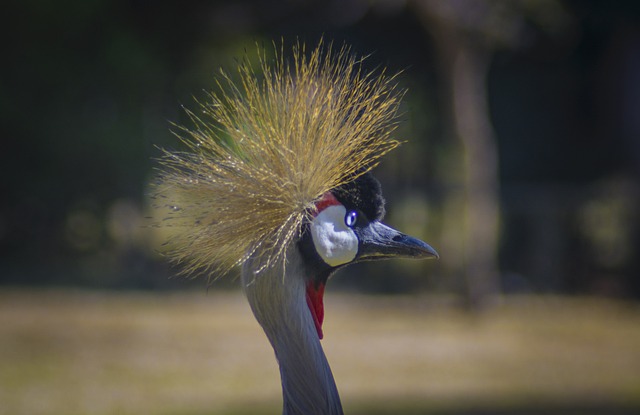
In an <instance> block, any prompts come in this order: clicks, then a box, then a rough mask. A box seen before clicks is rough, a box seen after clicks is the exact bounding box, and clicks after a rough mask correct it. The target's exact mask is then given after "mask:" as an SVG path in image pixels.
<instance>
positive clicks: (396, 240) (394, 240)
mask: <svg viewBox="0 0 640 415" xmlns="http://www.w3.org/2000/svg"><path fill="white" fill-rule="evenodd" d="M403 237H404V235H402V234H400V235H396V236H394V237H393V238H391V239H392V240H393V242H399V241H400V240H402V238H403Z"/></svg>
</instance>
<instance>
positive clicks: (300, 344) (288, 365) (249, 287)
mask: <svg viewBox="0 0 640 415" xmlns="http://www.w3.org/2000/svg"><path fill="white" fill-rule="evenodd" d="M288 259H289V261H288V263H287V265H286V268H285V270H284V272H283V268H282V267H278V266H275V267H271V268H268V269H264V270H262V271H261V272H260V273H258V274H257V275H256V274H254V271H253V270H255V269H258V268H257V267H256V266H255V265H256V264H254V263H252V261H251V260H250V261H248V262H247V263H246V264H245V266H244V267H243V270H242V282H243V287H244V290H245V293H246V296H247V299H248V301H249V304H250V305H251V309H252V310H253V314H254V315H255V317H256V319H257V320H258V322H259V323H260V325H261V326H262V328H263V329H264V331H265V333H266V335H267V337H268V338H269V341H270V342H271V345H272V346H273V349H274V351H275V354H276V358H277V359H278V363H279V365H280V376H281V380H282V394H283V401H284V409H283V413H284V414H287V415H294V414H295V415H297V414H307V415H309V414H323V415H327V414H328V415H334V414H342V413H343V412H342V407H341V404H340V397H339V395H338V390H337V388H336V384H335V381H334V380H333V375H332V373H331V368H330V367H329V363H328V362H327V358H326V356H325V354H324V351H323V350H322V346H321V345H320V339H319V338H318V333H317V331H316V328H315V325H314V322H313V317H312V316H311V312H310V311H309V308H308V306H307V302H306V297H305V288H306V278H305V276H304V275H303V274H304V267H303V265H302V259H301V257H300V254H299V251H298V250H297V248H296V247H295V246H294V247H292V249H291V252H290V255H288ZM283 274H284V275H283Z"/></svg>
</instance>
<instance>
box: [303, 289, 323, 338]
mask: <svg viewBox="0 0 640 415" xmlns="http://www.w3.org/2000/svg"><path fill="white" fill-rule="evenodd" d="M323 297H324V284H316V283H315V282H314V281H309V283H308V284H307V306H308V307H309V311H311V317H313V323H314V324H315V326H316V331H317V332H318V338H319V339H322V337H323V334H322V322H323V321H324V303H323V301H322V300H323Z"/></svg>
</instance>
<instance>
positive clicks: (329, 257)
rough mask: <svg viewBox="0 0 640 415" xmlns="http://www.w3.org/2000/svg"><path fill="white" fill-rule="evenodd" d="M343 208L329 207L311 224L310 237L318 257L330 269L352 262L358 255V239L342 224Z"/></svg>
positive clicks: (345, 211)
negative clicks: (329, 266) (330, 267)
mask: <svg viewBox="0 0 640 415" xmlns="http://www.w3.org/2000/svg"><path fill="white" fill-rule="evenodd" d="M346 213H347V210H346V209H345V208H344V206H340V205H333V206H329V207H327V208H326V209H324V210H323V211H321V212H320V213H318V215H317V216H316V217H315V218H314V220H313V221H312V222H311V237H312V238H313V244H314V245H315V248H316V251H317V252H318V254H319V255H320V257H321V258H322V259H323V260H324V262H326V263H327V264H329V265H331V266H332V267H336V266H338V265H343V264H346V263H347V262H350V261H352V260H353V259H354V258H355V257H356V254H357V253H358V237H357V236H356V234H355V233H354V232H353V230H351V229H350V228H349V227H348V226H347V225H345V223H344V217H345V214H346Z"/></svg>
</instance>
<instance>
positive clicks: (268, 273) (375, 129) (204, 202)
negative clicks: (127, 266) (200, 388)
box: [157, 42, 438, 415]
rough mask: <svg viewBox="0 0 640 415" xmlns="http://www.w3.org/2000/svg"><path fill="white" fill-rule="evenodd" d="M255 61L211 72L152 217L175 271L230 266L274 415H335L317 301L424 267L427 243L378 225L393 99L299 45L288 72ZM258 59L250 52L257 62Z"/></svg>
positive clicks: (360, 73) (354, 65)
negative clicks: (360, 268) (162, 212)
mask: <svg viewBox="0 0 640 415" xmlns="http://www.w3.org/2000/svg"><path fill="white" fill-rule="evenodd" d="M283 49H284V48H281V49H280V50H279V51H278V50H277V48H276V54H275V58H273V59H271V60H270V59H268V58H267V57H266V54H265V53H264V52H263V51H262V52H260V63H259V65H257V68H256V67H255V66H254V65H252V64H251V63H249V62H248V60H247V61H243V62H240V64H239V69H238V74H239V79H240V81H239V82H238V81H233V80H232V78H231V76H228V75H227V74H226V73H225V72H221V78H220V79H221V81H219V87H220V92H219V93H217V94H214V93H212V94H210V95H209V97H208V98H209V99H208V102H206V103H203V104H201V106H200V111H199V112H198V113H194V112H189V115H190V117H191V119H192V120H193V123H194V127H192V128H180V129H179V132H178V136H179V137H180V138H181V140H182V141H183V142H184V143H185V144H186V147H187V150H186V151H183V152H173V151H165V153H164V155H163V157H162V159H161V166H162V167H161V169H160V181H159V182H160V184H159V186H158V188H157V200H161V201H162V202H161V203H159V205H161V206H163V207H166V208H167V212H166V217H165V218H163V221H162V223H163V224H170V226H171V227H172V230H173V231H174V232H173V237H172V238H171V240H170V241H169V242H168V245H169V249H168V253H169V255H170V257H171V258H172V259H173V260H174V261H175V262H177V263H182V264H183V265H184V267H185V268H184V269H185V270H186V272H192V271H200V272H202V271H204V272H207V273H208V274H209V275H221V274H224V273H226V272H227V271H229V270H231V269H232V268H234V267H236V266H239V267H241V281H242V287H243V289H244V292H245V294H246V297H247V300H248V302H249V305H250V306H251V309H252V311H253V314H254V315H255V317H256V319H257V321H258V322H259V323H260V325H261V326H262V328H263V329H264V332H265V333H266V335H267V337H268V339H269V341H270V342H271V345H272V346H273V349H274V351H275V355H276V358H277V360H278V363H279V366H280V375H281V381H282V391H283V413H284V414H289V415H293V414H304V415H310V414H323V415H327V414H342V413H343V412H342V406H341V403H340V397H339V394H338V390H337V388H336V384H335V382H334V379H333V375H332V373H331V369H330V367H329V364H328V362H327V359H326V357H325V354H324V352H323V350H322V346H321V344H320V340H321V339H322V337H323V334H322V322H323V317H324V308H323V294H324V288H325V285H326V283H327V281H328V280H329V278H330V277H331V275H332V274H333V273H334V272H335V271H336V270H338V269H339V268H341V267H344V266H346V265H349V264H352V263H355V262H359V261H367V260H377V259H384V258H395V257H409V258H435V257H437V256H438V254H437V253H436V251H435V250H434V249H433V248H431V247H430V246H429V245H427V244H426V243H424V242H422V241H420V240H418V239H415V238H412V237H410V236H407V235H405V234H403V233H400V232H398V231H397V230H395V229H393V228H390V227H388V226H386V225H384V224H383V223H382V222H381V220H382V218H383V216H384V199H383V197H382V194H381V189H380V184H379V183H378V181H377V180H376V179H375V178H374V177H373V176H372V174H371V173H370V170H371V169H372V168H373V167H375V165H376V164H377V163H378V160H379V158H380V157H381V156H383V155H384V154H385V153H387V152H388V151H390V150H392V149H394V148H395V147H396V146H397V145H398V144H399V142H398V141H397V140H395V139H394V138H393V137H392V133H393V131H394V130H395V127H396V125H397V113H398V105H399V102H400V98H401V96H402V91H398V89H397V88H396V87H395V85H394V82H393V77H389V76H387V75H385V73H384V71H382V73H380V74H373V73H368V72H366V71H364V69H363V68H362V64H361V61H359V60H357V59H356V58H354V57H353V56H352V55H351V52H350V50H349V48H347V47H343V48H341V49H339V50H338V51H335V50H334V49H333V48H332V47H331V46H328V47H325V46H324V45H323V44H322V42H321V43H320V44H319V45H318V46H317V48H315V49H313V50H311V51H307V50H305V46H304V45H302V44H297V45H296V46H294V48H293V54H292V58H291V60H287V59H286V58H285V57H284V51H283ZM259 50H260V49H259Z"/></svg>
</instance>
